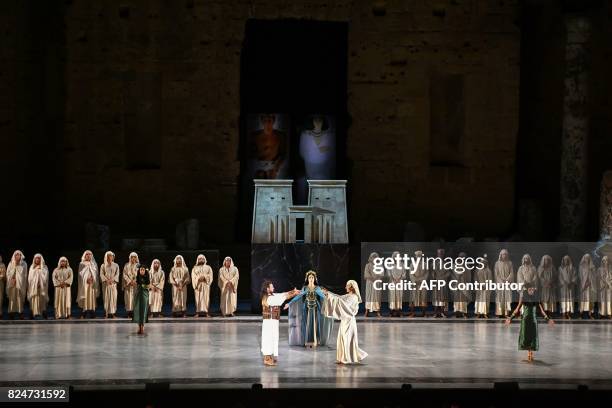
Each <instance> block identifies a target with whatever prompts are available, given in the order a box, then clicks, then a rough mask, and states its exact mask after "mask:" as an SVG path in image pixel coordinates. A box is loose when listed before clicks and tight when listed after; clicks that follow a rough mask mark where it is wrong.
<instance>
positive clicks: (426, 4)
mask: <svg viewBox="0 0 612 408" xmlns="http://www.w3.org/2000/svg"><path fill="white" fill-rule="evenodd" d="M11 4H13V7H16V8H18V7H24V6H22V5H20V4H19V2H14V3H11ZM54 4H55V5H56V7H58V8H60V9H61V11H62V14H63V22H62V23H63V34H64V41H65V46H64V49H63V54H64V56H63V57H62V63H63V67H62V68H63V77H62V79H61V81H62V82H60V84H61V91H54V93H53V95H61V99H60V100H61V101H62V109H61V112H62V115H63V119H62V120H63V122H62V123H63V129H62V132H61V134H60V135H58V136H57V137H56V139H55V140H56V146H57V151H58V153H57V155H56V157H55V159H56V160H57V163H58V165H60V166H61V167H60V168H61V169H62V177H61V180H62V181H61V184H60V185H62V191H63V195H64V198H65V201H64V202H61V203H60V205H57V208H55V214H56V217H55V225H54V227H53V228H52V231H51V232H53V233H56V234H57V232H58V230H59V228H60V227H61V228H62V229H63V231H64V234H66V235H70V236H76V237H82V231H83V223H84V222H85V221H88V220H93V221H97V222H101V223H107V224H110V225H111V227H112V231H113V233H119V232H121V233H126V234H129V233H134V232H141V233H145V234H151V235H160V231H163V232H164V233H168V234H172V231H173V228H174V224H175V223H176V222H178V221H180V220H182V219H184V218H188V217H197V218H200V219H201V221H202V227H201V231H202V234H203V238H204V239H205V240H206V241H208V242H215V241H216V242H229V241H232V240H234V239H235V238H236V237H235V234H234V231H235V228H234V227H235V225H234V223H235V221H234V220H235V219H236V211H237V199H238V184H237V181H238V174H239V168H240V166H239V157H238V144H239V114H240V111H239V107H240V95H239V83H240V77H239V73H240V51H241V47H242V42H243V39H244V38H243V37H244V29H245V23H246V21H247V19H249V18H258V19H279V18H298V19H302V18H305V19H314V20H321V21H343V22H349V55H348V56H347V57H348V67H349V68H348V69H349V72H348V81H349V83H348V106H349V112H348V114H349V115H350V117H351V118H352V124H351V126H350V128H349V129H348V146H347V148H348V158H349V161H350V166H351V167H350V169H349V174H350V176H351V178H350V182H349V183H350V184H349V187H350V190H349V200H350V201H349V217H350V224H349V225H350V228H351V239H352V240H353V242H355V241H358V240H396V239H401V238H402V232H403V223H404V222H406V221H417V222H420V223H422V224H423V225H424V226H425V230H426V233H427V234H428V236H436V235H445V236H447V235H449V234H456V235H462V234H465V233H472V232H473V233H474V234H478V235H479V236H486V235H497V236H499V235H503V234H504V233H506V232H507V231H508V230H509V229H510V228H511V226H512V220H513V208H514V161H515V144H516V133H517V126H518V90H519V51H520V46H519V44H520V35H519V29H518V27H517V25H516V24H515V20H516V18H517V13H518V6H517V1H485V0H465V1H460V0H452V1H451V0H448V1H445V0H440V1H425V0H420V1H399V0H387V1H383V0H368V1H363V0H355V1H347V0H340V1H333V2H332V1H322V0H308V1H302V0H300V1H297V0H296V1H281V0H267V1H259V0H254V1H225V0H224V1H201V0H179V1H173V2H169V1H161V0H150V1H144V0H142V1H136V0H125V1H121V2H115V1H96V2H92V1H85V0H70V1H67V2H66V1H61V2H59V1H58V2H56V3H54ZM43 34H44V33H43ZM15 35H16V34H15ZM3 52H4V53H5V58H6V59H8V60H10V61H12V62H13V63H14V64H17V63H18V61H20V58H21V57H20V56H17V55H14V54H10V53H8V51H5V50H4V51H3ZM41 52H42V51H41ZM7 53H8V54H7ZM12 67H13V68H10V69H9V71H8V72H9V75H11V78H12V77H14V76H16V75H18V71H19V70H20V68H19V67H18V66H17V65H14V66H12ZM5 72H6V71H5ZM3 82H5V81H3ZM3 86H9V87H11V86H14V82H12V83H9V84H3ZM8 105H10V103H4V105H3V106H8ZM7 109H8V108H7ZM7 109H4V110H3V111H2V112H3V113H2V114H3V117H7V116H8V117H12V116H15V114H17V116H19V115H20V114H21V115H24V114H25V113H26V112H28V113H29V112H31V111H30V110H29V108H27V107H18V108H16V109H17V110H18V111H17V112H11V111H10V109H8V110H7ZM10 126H13V125H12V124H11V125H10ZM19 132H20V131H19V130H18V129H16V128H11V129H10V131H9V132H8V133H9V134H11V135H13V136H17V135H19ZM30 134H31V135H33V133H32V132H30ZM32 137H33V136H32ZM12 143H21V142H18V141H13V142H12ZM16 163H17V162H16V161H14V160H13V161H10V162H9V166H14V165H15V164H16ZM19 177H20V176H17V180H21V179H20V178H19ZM4 187H6V186H4ZM20 191H22V190H20ZM14 201H15V200H14ZM14 201H11V202H10V203H11V204H10V205H11V206H13V207H14V206H15V202H14ZM21 215H22V216H23V215H25V214H21ZM21 218H22V220H20V221H17V220H15V219H12V220H7V224H9V225H12V226H16V225H17V224H19V225H21V226H22V227H23V229H24V231H30V232H31V231H33V230H34V229H35V226H34V225H32V224H29V221H28V219H27V217H21ZM239 238H240V237H239ZM244 239H245V240H248V237H246V238H244Z"/></svg>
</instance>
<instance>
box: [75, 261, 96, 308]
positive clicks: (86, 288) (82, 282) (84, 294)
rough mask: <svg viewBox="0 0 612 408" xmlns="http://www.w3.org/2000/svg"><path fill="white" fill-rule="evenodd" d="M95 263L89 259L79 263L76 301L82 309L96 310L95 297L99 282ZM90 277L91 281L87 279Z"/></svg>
mask: <svg viewBox="0 0 612 408" xmlns="http://www.w3.org/2000/svg"><path fill="white" fill-rule="evenodd" d="M97 269H98V268H97V267H96V264H95V263H93V262H91V261H89V262H88V261H83V262H81V263H80V264H79V292H78V297H77V303H78V305H79V307H80V308H81V309H83V311H86V310H87V311H95V310H96V298H97V297H98V295H99V291H100V282H99V279H98V273H97V272H98V271H97ZM89 278H91V279H92V282H91V283H88V282H87V281H88V280H89Z"/></svg>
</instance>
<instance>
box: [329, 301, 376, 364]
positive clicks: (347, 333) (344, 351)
mask: <svg viewBox="0 0 612 408" xmlns="http://www.w3.org/2000/svg"><path fill="white" fill-rule="evenodd" d="M323 310H324V313H325V315H326V316H327V317H333V318H335V319H340V327H339V328H338V339H337V341H336V361H338V362H340V363H343V364H353V363H359V362H360V361H361V360H363V359H364V358H366V357H367V356H368V353H366V352H365V351H363V350H362V349H360V348H359V340H358V335H357V321H356V320H355V315H356V314H357V312H358V311H359V298H358V297H357V295H355V294H354V293H347V294H346V295H343V296H339V295H336V294H334V293H331V292H327V295H326V296H325V304H324V308H323Z"/></svg>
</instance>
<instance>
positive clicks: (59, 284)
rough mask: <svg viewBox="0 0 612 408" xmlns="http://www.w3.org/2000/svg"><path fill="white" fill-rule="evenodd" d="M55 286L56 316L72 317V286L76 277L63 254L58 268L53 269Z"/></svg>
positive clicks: (57, 317) (58, 317)
mask: <svg viewBox="0 0 612 408" xmlns="http://www.w3.org/2000/svg"><path fill="white" fill-rule="evenodd" d="M52 279H53V287H55V318H56V319H70V314H71V310H72V306H71V303H72V293H71V289H70V288H71V286H72V281H73V279H74V274H73V272H72V268H71V267H70V264H69V263H68V258H66V257H65V256H62V257H61V258H60V259H59V261H58V263H57V268H55V269H54V270H53V276H52Z"/></svg>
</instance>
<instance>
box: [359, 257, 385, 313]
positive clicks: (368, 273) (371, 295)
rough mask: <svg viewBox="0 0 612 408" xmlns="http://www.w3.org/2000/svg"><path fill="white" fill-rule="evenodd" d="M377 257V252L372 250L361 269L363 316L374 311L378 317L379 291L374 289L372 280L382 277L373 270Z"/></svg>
mask: <svg viewBox="0 0 612 408" xmlns="http://www.w3.org/2000/svg"><path fill="white" fill-rule="evenodd" d="M378 257H379V256H378V253H376V252H372V253H371V254H370V256H369V257H368V263H367V264H366V266H365V268H364V270H363V278H364V280H365V285H366V302H365V314H364V316H365V317H368V313H376V316H378V317H380V298H381V291H380V290H376V289H374V282H375V281H377V280H379V279H381V278H382V274H377V273H375V272H374V260H375V259H376V258H378Z"/></svg>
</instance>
